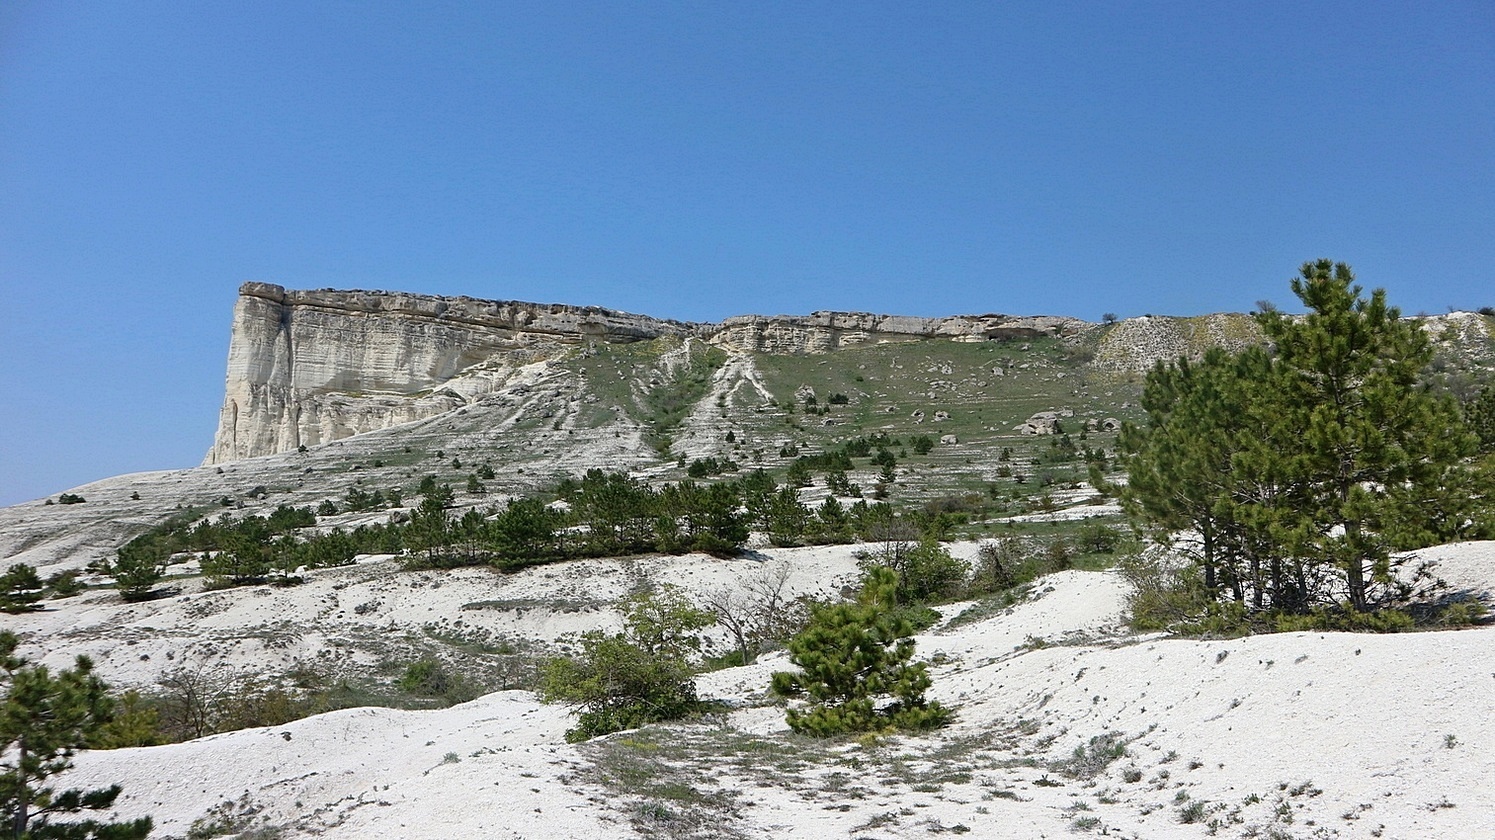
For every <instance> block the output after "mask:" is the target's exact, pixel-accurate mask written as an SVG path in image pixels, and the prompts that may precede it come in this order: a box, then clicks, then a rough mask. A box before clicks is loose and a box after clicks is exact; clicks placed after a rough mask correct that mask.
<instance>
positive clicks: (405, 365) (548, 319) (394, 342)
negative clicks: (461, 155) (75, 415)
mask: <svg viewBox="0 0 1495 840" xmlns="http://www.w3.org/2000/svg"><path fill="white" fill-rule="evenodd" d="M1084 326H1085V324H1084V322H1082V321H1078V320H1076V319H1072V318H1047V317H1035V318H1019V317H1009V316H1002V315H980V316H957V317H951V318H914V317H904V316H896V315H892V316H890V315H873V314H869V313H855V312H852V313H847V312H816V313H813V314H811V315H806V316H778V317H762V316H756V315H750V316H743V317H737V318H729V319H727V320H726V321H725V322H723V323H721V324H693V323H685V322H680V321H669V320H661V319H657V318H650V317H647V316H642V315H632V314H629V313H626V312H617V311H613V310H609V309H601V308H598V307H590V306H567V305H560V304H535V303H519V302H515V301H485V300H476V299H473V298H467V297H455V298H452V297H434V296H428V295H413V294H401V293H391V292H365V291H333V290H317V291H291V290H287V289H284V288H282V287H280V286H276V285H271V284H267V283H246V284H244V286H243V287H241V288H240V290H239V300H238V303H237V304H236V305H235V307H234V320H233V330H232V336H231V339H230V342H229V356H228V375H227V381H226V387H225V394H224V400H223V407H222V409H221V410H220V413H219V421H218V430H217V433H216V435H215V436H214V440H213V448H212V450H211V451H210V452H209V453H208V456H207V459H206V460H205V463H208V464H217V463H225V462H228V461H233V460H237V459H240V458H249V457H255V456H260V455H268V454H272V453H276V452H286V451H290V450H294V449H296V448H298V447H300V446H315V445H318V444H322V443H327V442H330V441H334V440H340V439H343V438H346V437H350V436H352V435H356V434H361V433H364V432H369V431H374V430H376V429H384V428H388V427H390V426H394V425H399V424H402V423H409V422H413V421H416V420H422V419H425V418H428V417H433V416H435V415H438V414H441V413H444V412H447V411H450V410H452V409H455V408H459V407H462V406H464V405H467V404H469V403H471V402H472V401H474V400H476V399H478V398H481V397H483V396H484V395H487V394H492V393H494V392H497V391H500V390H502V389H503V388H504V387H505V386H506V384H507V383H509V382H510V380H511V379H512V378H513V377H514V376H515V374H516V373H517V372H518V371H519V370H520V369H521V368H524V367H525V366H527V365H532V364H535V363H540V362H546V361H549V360H553V359H556V358H558V357H560V356H562V355H564V354H565V353H566V352H567V350H568V349H569V348H571V347H574V346H576V345H579V344H583V343H586V342H590V341H606V342H631V341H641V340H648V339H654V338H660V337H663V336H675V337H689V336H697V337H702V338H706V339H708V340H709V341H711V343H713V344H716V345H718V346H721V347H723V348H724V349H728V350H732V351H737V352H759V353H775V354H805V353H825V352H830V351H833V350H837V349H840V348H843V347H849V346H855V345H863V344H878V343H884V342H889V341H913V340H918V339H925V338H946V339H954V340H965V341H983V340H990V339H1007V338H1012V339H1018V338H1033V337H1038V336H1064V335H1072V334H1074V333H1075V332H1077V331H1078V330H1080V329H1081V328H1082V327H1084Z"/></svg>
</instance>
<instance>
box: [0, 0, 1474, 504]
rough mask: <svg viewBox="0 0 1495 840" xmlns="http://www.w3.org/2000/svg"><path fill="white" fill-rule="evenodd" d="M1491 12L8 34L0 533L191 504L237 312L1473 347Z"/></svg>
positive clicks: (247, 7)
mask: <svg viewBox="0 0 1495 840" xmlns="http://www.w3.org/2000/svg"><path fill="white" fill-rule="evenodd" d="M1492 187H1495V6H1492V5H1491V4H1490V3H1489V2H1488V0H1474V1H1473V2H1438V3H1410V2H1399V3H1376V2H1360V1H1359V0H1357V2H1342V3H1335V2H1323V3H1303V2H1282V3H1262V2H1251V3H1201V2H1195V0H1189V2H1173V3H1145V2H1139V3H1110V2H1091V3H1067V2H1054V1H1053V0H1045V2H1002V3H994V2H974V3H959V2H942V3H908V2H899V3H877V2H855V3H852V2H845V3H815V2H792V3H770V2H747V3H744V2H699V0H696V1H695V2H679V3H665V2H638V3H616V2H600V3H567V2H559V0H558V1H557V2H525V3H501V2H480V3H473V2H447V3H441V2H420V3H416V2H409V3H387V2H366V1H365V0H360V2H309V1H308V0H294V2H279V0H256V1H255V2H210V3H179V2H178V3H158V2H148V1H147V0H131V2H127V3H119V2H104V0H99V2H82V3H79V2H65V1H64V0H36V1H34V0H6V2H4V3H0V303H3V315H0V359H3V362H0V504H10V503H14V502H17V501H21V500H24V499H28V498H35V497H39V496H42V495H55V494H56V493H58V492H59V491H61V490H64V489H67V488H69V487H72V486H74V485H76V484H79V483H82V482H84V481H88V480H92V479H95V478H101V477H104V476H107V475H112V474H117V473H121V472H130V471H136V470H145V469H163V468H171V467H182V466H189V465H193V464H196V463H198V462H199V461H200V460H201V458H202V456H203V454H204V453H205V452H206V450H207V449H208V446H209V444H210V443H211V439H212V433H213V428H214V426H215V424H216V422H217V413H218V406H219V403H220V401H221V399H222V391H223V372H224V363H225V358H226V351H227V343H228V329H229V318H230V312H231V308H232V305H233V301H234V297H235V293H236V290H237V288H238V286H239V284H240V283H241V282H243V281H245V280H262V281H267V282H273V283H279V284H282V285H285V286H288V287H293V288H294V287H300V288H317V287H329V286H330V287H338V288H382V289H401V290H409V291H418V292H431V293H441V294H468V295H472V296H476V297H492V298H511V299H519V300H535V301H542V302H551V301H557V302H565V303H577V304H596V305H602V306H608V307H613V308H618V309H626V310H630V311H635V312H642V313H647V314H651V315H656V316H661V317H672V318H681V319H691V320H717V319H720V318H722V317H725V316H727V315H733V314H744V313H749V312H754V313H764V314H774V313H804V312H809V311H811V310H815V309H854V310H863V311H876V312H889V313H899V314H913V315H949V314H957V313H983V312H1007V313H1018V314H1039V313H1042V314H1065V315H1075V316H1079V317H1083V318H1088V319H1090V320H1099V318H1100V317H1101V315H1102V314H1103V313H1107V312H1113V313H1116V314H1119V315H1122V316H1131V315H1139V314H1144V313H1154V314H1180V315H1187V314H1198V313H1202V312H1209V311H1218V310H1235V311H1244V310H1248V309H1250V308H1252V307H1253V305H1254V304H1255V302H1256V301H1258V300H1261V299H1269V300H1273V301H1275V302H1276V303H1278V304H1279V305H1281V306H1282V307H1283V308H1284V309H1292V306H1291V304H1292V303H1294V301H1292V300H1291V294H1290V292H1289V290H1288V287H1287V280H1288V278H1289V277H1290V276H1292V275H1293V274H1294V273H1295V271H1296V268H1297V266H1298V265H1299V264H1300V263H1302V262H1303V261H1304V260H1308V259H1312V258H1315V257H1322V256H1327V257H1332V258H1334V259H1339V260H1344V261H1346V262H1349V263H1350V264H1351V265H1353V266H1354V267H1355V269H1356V272H1357V274H1358V276H1359V278H1360V280H1361V282H1362V283H1363V284H1365V285H1366V287H1367V288H1370V287H1377V286H1381V287H1385V288H1387V289H1388V291H1389V293H1390V298H1391V301H1392V303H1394V304H1397V305H1399V306H1401V307H1402V309H1403V310H1404V311H1406V312H1409V313H1415V312H1418V311H1428V312H1442V311H1445V310H1447V309H1448V308H1450V307H1454V308H1459V309H1473V308H1477V307H1479V306H1485V305H1495V189H1492Z"/></svg>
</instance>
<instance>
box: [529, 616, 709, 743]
mask: <svg viewBox="0 0 1495 840" xmlns="http://www.w3.org/2000/svg"><path fill="white" fill-rule="evenodd" d="M622 612H623V616H624V629H623V632H621V633H611V634H609V633H603V632H602V631H600V630H593V631H590V632H587V633H583V634H581V635H580V636H579V637H578V639H577V641H578V643H579V644H580V646H581V653H580V655H578V656H574V657H571V656H562V657H557V658H555V659H552V660H550V661H549V662H548V663H546V665H545V668H544V671H543V674H542V678H541V696H542V697H544V699H545V700H546V701H547V702H563V703H567V704H570V705H571V706H573V707H574V708H576V709H577V710H578V712H577V725H576V728H575V729H572V730H570V731H568V732H567V733H566V738H567V740H570V741H580V740H585V739H587V738H591V737H595V736H597V735H605V734H607V733H609V732H617V731H618V730H620V729H631V728H633V727H636V726H642V725H644V724H646V723H652V722H655V721H661V720H673V719H676V718H681V717H685V716H686V715H688V714H691V713H692V712H695V711H697V710H698V709H700V708H701V703H700V701H699V700H698V699H697V697H696V687H695V681H694V679H693V674H692V670H691V666H690V662H689V660H688V659H687V656H688V655H689V654H690V653H693V652H695V651H698V650H699V649H700V644H701V641H700V636H699V635H698V633H697V631H699V630H700V629H701V628H703V627H708V626H710V625H711V623H712V620H713V619H712V615H711V614H710V613H709V612H706V611H704V610H701V609H698V608H696V607H695V606H694V605H693V604H691V603H690V601H689V599H687V598H686V597H685V595H684V593H682V592H681V591H680V590H678V589H675V588H674V587H665V588H663V589H662V590H660V591H659V592H657V593H648V594H643V595H638V596H635V597H633V598H631V599H629V601H627V602H626V603H625V604H623V607H622Z"/></svg>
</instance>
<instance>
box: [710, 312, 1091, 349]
mask: <svg viewBox="0 0 1495 840" xmlns="http://www.w3.org/2000/svg"><path fill="white" fill-rule="evenodd" d="M1087 326H1089V324H1087V323H1086V322H1084V321H1081V320H1079V319H1077V318H1062V317H1052V316H1032V317H1015V316H1010V315H956V316H952V317H949V318H915V317H910V316H906V315H874V314H872V313H869V312H812V313H810V314H809V315H777V316H772V317H769V316H762V315H742V316H738V317H734V318H728V319H726V320H725V321H723V322H722V323H721V324H720V325H719V326H718V327H717V328H716V329H715V331H714V332H713V333H712V336H711V339H710V341H711V343H713V344H716V345H718V346H722V347H727V348H731V349H734V350H740V351H744V352H752V353H775V354H800V353H829V352H832V351H834V350H839V349H841V348H843V347H854V346H858V345H864V344H882V343H886V342H893V341H915V340H918V339H924V338H948V339H954V340H957V341H991V340H1006V339H1029V338H1039V337H1042V336H1055V337H1065V336H1070V335H1074V334H1076V333H1078V332H1080V331H1081V330H1083V329H1084V328H1085V327H1087Z"/></svg>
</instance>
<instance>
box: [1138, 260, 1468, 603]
mask: <svg viewBox="0 0 1495 840" xmlns="http://www.w3.org/2000/svg"><path fill="white" fill-rule="evenodd" d="M1353 281H1354V276H1353V274H1352V273H1351V271H1350V269H1349V267H1348V266H1346V265H1344V264H1343V263H1339V264H1334V263H1330V262H1329V261H1328V260H1320V261H1317V262H1312V263H1307V264H1305V265H1304V266H1303V268H1302V272H1301V276H1300V277H1298V278H1296V279H1295V280H1294V281H1293V283H1292V288H1293V291H1294V293H1296V294H1297V295H1298V297H1299V299H1301V300H1302V301H1303V303H1304V305H1305V306H1306V307H1307V308H1308V314H1307V315H1305V316H1302V317H1300V318H1293V317H1289V316H1286V315H1283V314H1281V313H1280V312H1277V311H1275V310H1265V311H1263V312H1262V313H1260V314H1258V315H1257V316H1256V317H1257V319H1258V321H1259V322H1260V323H1261V325H1262V328H1263V330H1264V331H1265V332H1266V334H1267V336H1268V337H1269V338H1270V339H1271V342H1272V347H1271V349H1270V350H1267V349H1260V348H1258V349H1251V350H1247V351H1245V352H1243V353H1240V354H1237V355H1234V356H1232V355H1230V354H1227V353H1225V352H1224V351H1221V350H1212V351H1210V352H1209V353H1207V354H1206V355H1205V356H1204V358H1203V360H1201V361H1199V362H1190V361H1188V360H1184V359H1180V360H1178V361H1176V362H1173V363H1169V364H1160V365H1158V366H1157V367H1156V368H1154V370H1153V371H1152V372H1151V373H1150V374H1149V375H1148V378H1147V384H1146V388H1145V390H1144V394H1143V398H1142V405H1143V408H1144V410H1145V411H1146V412H1147V423H1146V425H1145V426H1141V427H1133V426H1128V427H1127V428H1124V429H1123V432H1122V435H1121V439H1120V442H1119V445H1120V449H1121V450H1122V452H1123V456H1124V461H1125V466H1126V468H1127V470H1128V473H1129V483H1128V485H1127V487H1126V488H1125V489H1124V490H1123V500H1124V502H1125V504H1126V506H1127V509H1128V510H1129V512H1130V513H1132V514H1133V516H1134V517H1136V518H1137V519H1140V520H1141V521H1143V522H1144V523H1146V524H1148V525H1150V526H1152V527H1153V528H1154V529H1155V530H1156V531H1158V532H1163V533H1166V532H1175V531H1182V530H1193V531H1195V532H1197V533H1198V534H1199V546H1200V547H1199V551H1198V555H1197V556H1198V560H1199V563H1200V566H1201V568H1202V571H1203V579H1204V588H1205V590H1206V593H1207V595H1208V597H1210V598H1214V597H1217V596H1221V595H1228V596H1229V597H1231V598H1233V600H1235V601H1236V602H1238V603H1241V604H1242V605H1247V604H1249V606H1250V608H1252V609H1258V610H1259V609H1273V610H1278V611H1285V612H1291V613H1301V612H1307V611H1310V610H1312V609H1314V608H1315V607H1319V606H1325V605H1342V606H1344V607H1347V608H1348V609H1350V610H1353V611H1357V612H1358V611H1364V610H1367V609H1371V608H1374V607H1376V606H1378V605H1381V604H1385V603H1388V602H1390V601H1393V600H1396V599H1398V598H1400V597H1402V596H1404V595H1405V594H1406V590H1405V587H1404V584H1403V583H1401V582H1398V581H1397V580H1396V578H1395V575H1394V569H1393V563H1392V559H1391V556H1392V552H1393V551H1396V550H1401V549H1410V548H1417V547H1421V546H1424V545H1429V544H1432V543H1434V542H1437V541H1439V540H1446V539H1453V538H1471V537H1473V536H1476V535H1478V534H1479V533H1481V531H1480V528H1481V526H1480V524H1479V523H1480V522H1481V521H1482V520H1483V518H1484V517H1483V514H1482V513H1481V510H1486V511H1487V510H1488V508H1489V506H1490V504H1491V502H1490V500H1491V498H1492V496H1495V492H1492V490H1491V486H1490V485H1491V481H1490V479H1489V478H1488V477H1487V476H1486V474H1484V473H1482V472H1479V471H1477V470H1474V469H1471V464H1470V461H1469V456H1471V455H1472V454H1474V452H1475V449H1476V440H1475V436H1474V435H1473V434H1472V433H1471V432H1470V431H1469V430H1468V428H1467V426H1465V425H1464V424H1463V423H1462V421H1461V418H1460V416H1459V413H1458V408H1457V406H1456V405H1455V403H1454V402H1453V401H1452V399H1450V398H1445V397H1438V396H1435V395H1433V394H1432V393H1431V392H1430V391H1429V390H1428V389H1427V388H1426V387H1425V386H1424V385H1423V383H1422V380H1421V376H1422V372H1423V369H1424V367H1425V366H1426V365H1427V363H1428V362H1429V360H1430V359H1431V357H1432V351H1431V348H1430V346H1429V342H1428V339H1427V337H1426V335H1425V334H1424V332H1423V331H1422V329H1421V328H1420V327H1419V326H1418V325H1416V324H1414V323H1410V322H1406V321H1403V320H1401V317H1400V314H1399V313H1398V311H1397V310H1396V309H1395V308H1394V307H1390V306H1387V304H1386V298H1385V293H1384V292H1383V291H1381V290H1377V291H1375V292H1374V293H1372V295H1371V296H1370V297H1369V298H1365V297H1362V296H1361V289H1360V287H1359V286H1355V285H1353Z"/></svg>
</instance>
